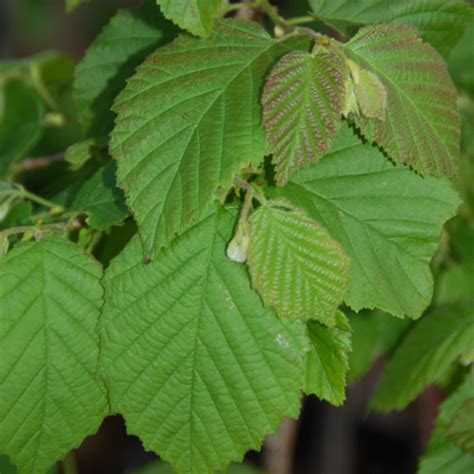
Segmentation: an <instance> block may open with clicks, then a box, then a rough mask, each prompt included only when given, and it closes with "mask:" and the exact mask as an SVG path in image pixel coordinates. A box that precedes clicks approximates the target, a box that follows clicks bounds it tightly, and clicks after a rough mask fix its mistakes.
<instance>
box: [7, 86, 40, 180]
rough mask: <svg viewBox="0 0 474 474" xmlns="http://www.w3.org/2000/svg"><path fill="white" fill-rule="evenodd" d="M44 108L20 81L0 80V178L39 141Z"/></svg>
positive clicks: (35, 94)
mask: <svg viewBox="0 0 474 474" xmlns="http://www.w3.org/2000/svg"><path fill="white" fill-rule="evenodd" d="M44 112H45V106H44V103H43V101H42V100H41V98H40V96H39V95H38V94H37V93H36V91H35V90H34V89H33V88H32V87H31V86H29V85H27V84H25V83H24V82H23V81H21V80H16V79H12V80H8V81H7V82H6V83H5V84H2V81H1V80H0V176H5V175H6V173H7V171H8V169H9V167H10V166H11V165H12V164H13V163H14V162H15V161H16V160H18V159H20V158H24V157H25V156H26V155H27V154H28V153H29V152H30V151H31V149H32V148H33V147H34V146H35V145H36V143H37V142H38V141H39V139H40V138H41V134H42V125H41V119H42V118H43V114H44Z"/></svg>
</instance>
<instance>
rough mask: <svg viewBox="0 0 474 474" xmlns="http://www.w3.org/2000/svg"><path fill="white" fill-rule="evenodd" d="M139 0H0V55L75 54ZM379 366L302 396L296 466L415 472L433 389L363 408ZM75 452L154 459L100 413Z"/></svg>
mask: <svg viewBox="0 0 474 474" xmlns="http://www.w3.org/2000/svg"><path fill="white" fill-rule="evenodd" d="M139 3H140V2H139V1H137V0H135V1H133V0H92V1H91V4H90V5H84V6H82V7H80V8H79V9H78V10H77V11H76V12H75V13H73V14H71V15H68V14H66V13H65V12H64V3H63V0H0V58H1V59H4V58H19V57H25V56H29V55H33V54H35V53H37V52H39V51H43V50H48V49H49V50H51V49H52V50H59V51H62V52H66V53H68V54H69V55H70V56H71V57H72V58H74V59H75V60H78V59H80V58H81V56H82V55H83V53H84V50H85V49H86V48H87V46H88V45H89V43H90V42H91V41H92V40H93V38H94V37H95V35H96V34H97V33H98V32H99V31H100V29H101V27H102V26H103V25H104V24H105V23H106V22H107V20H108V18H109V17H110V16H111V15H113V13H114V12H115V11H116V9H117V8H118V7H119V6H124V7H125V6H132V5H136V4H139ZM273 3H275V4H277V3H278V4H279V6H280V7H281V9H282V10H281V12H282V13H283V14H285V15H288V16H292V15H293V16H295V15H304V14H305V13H306V9H307V8H306V6H305V5H306V2H305V1H304V0H288V1H286V2H285V1H280V2H276V1H274V2H273ZM382 368H383V360H379V361H377V363H376V364H375V366H374V367H373V369H372V370H371V371H370V372H369V374H368V375H367V376H366V377H364V379H362V381H360V382H359V383H357V384H355V385H354V386H352V387H350V388H349V390H348V399H347V401H346V403H345V405H344V406H343V407H342V408H334V407H331V406H330V405H329V404H327V403H325V402H320V401H318V400H317V399H316V398H315V397H308V398H306V399H305V400H303V402H302V403H303V411H302V415H301V418H300V420H299V422H295V423H293V424H290V425H289V426H290V429H289V435H288V439H289V441H290V442H291V441H292V440H293V441H294V442H295V443H296V449H295V452H294V463H295V466H296V467H295V472H296V473H305V474H306V473H317V474H392V473H393V474H412V473H415V472H416V465H417V457H418V456H419V455H420V453H422V452H423V450H424V448H425V447H426V443H427V440H428V437H429V434H430V431H431V428H432V424H433V421H434V417H435V414H436V406H437V404H438V403H439V401H440V400H441V395H440V392H438V391H437V390H436V389H429V390H427V391H425V393H424V394H422V395H421V396H420V397H419V398H418V399H417V400H416V401H415V402H414V403H412V404H411V405H410V406H409V407H408V408H407V409H406V410H405V411H403V412H401V413H394V414H391V415H389V416H382V415H380V414H377V413H369V411H368V400H369V398H370V395H371V393H372V392H373V390H374V387H375V385H376V382H377V380H378V378H379V376H380V374H381V370H382ZM289 451H291V450H289ZM75 455H76V460H77V464H78V470H79V473H81V474H82V473H84V474H96V473H97V474H116V473H117V474H118V473H123V472H128V470H129V469H133V468H137V467H140V466H143V465H144V464H146V463H148V462H151V461H152V460H153V459H155V456H154V455H152V454H150V453H145V452H144V450H143V448H142V446H141V443H140V441H139V440H138V439H137V438H135V437H130V436H127V434H126V431H125V427H124V422H123V420H122V418H121V417H119V416H116V417H109V418H107V419H106V420H105V421H104V423H103V425H102V427H101V428H100V430H99V432H98V433H97V435H95V436H93V437H90V438H88V439H87V440H86V441H85V442H84V443H83V444H82V446H81V448H80V449H79V450H78V451H77V452H76V453H75ZM267 457H268V455H267ZM247 460H248V461H249V462H251V463H254V464H256V465H258V466H263V464H264V463H265V450H264V454H263V455H262V454H258V453H249V454H248V456H247ZM60 469H61V468H60ZM447 474H449V473H447Z"/></svg>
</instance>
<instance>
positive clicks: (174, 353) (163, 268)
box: [102, 209, 306, 473]
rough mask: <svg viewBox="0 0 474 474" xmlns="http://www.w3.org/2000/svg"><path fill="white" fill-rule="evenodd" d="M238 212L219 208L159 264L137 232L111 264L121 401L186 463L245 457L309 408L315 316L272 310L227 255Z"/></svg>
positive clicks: (211, 465) (110, 344)
mask: <svg viewBox="0 0 474 474" xmlns="http://www.w3.org/2000/svg"><path fill="white" fill-rule="evenodd" d="M236 217H237V212H235V210H229V209H221V210H219V211H213V212H212V213H211V214H210V215H208V216H207V217H205V218H203V219H202V220H201V221H200V222H199V223H197V224H195V225H194V226H192V227H191V228H190V229H189V230H187V231H186V232H185V233H184V234H182V235H181V236H180V237H178V238H176V239H175V240H173V242H172V243H171V244H170V247H169V248H167V249H164V250H162V251H161V252H160V253H159V254H158V256H157V258H156V261H155V262H152V263H151V264H149V265H144V264H143V255H142V250H141V246H140V243H139V241H138V239H134V240H133V241H132V242H131V243H130V244H129V246H128V247H127V248H126V250H125V251H124V252H123V253H122V255H121V256H120V257H118V258H117V259H115V260H114V261H113V263H112V265H111V266H110V267H109V268H108V269H107V271H106V276H105V281H104V283H105V289H106V305H105V308H104V315H103V318H102V332H103V335H104V337H103V341H104V347H103V359H102V365H103V368H104V371H105V376H106V380H107V384H108V387H109V389H110V397H111V402H112V408H113V409H114V410H116V411H118V412H120V413H122V414H123V415H124V416H125V419H126V422H127V428H128V431H129V432H130V433H133V434H136V435H138V436H140V438H141V439H142V441H143V443H144V445H145V447H146V448H147V449H149V450H153V451H155V452H157V453H159V455H160V456H161V457H162V458H164V459H165V460H167V461H169V462H171V464H172V465H173V467H174V468H175V469H176V470H177V471H178V472H186V473H207V472H212V471H213V470H215V469H218V468H222V467H224V466H225V465H226V464H228V463H229V462H230V461H231V460H240V459H241V458H242V456H243V455H244V453H245V452H246V451H247V450H248V449H252V448H253V449H257V448H259V446H260V443H261V441H262V438H263V436H264V435H265V434H267V433H271V432H274V431H275V429H276V428H277V426H278V425H279V423H280V422H281V419H282V417H284V416H293V417H294V416H297V414H298V411H299V406H300V402H299V396H300V390H301V388H302V383H303V364H304V351H305V345H306V343H305V339H304V337H303V334H304V330H305V328H304V324H302V323H297V322H293V323H291V324H289V323H286V324H284V323H283V322H282V321H280V320H279V319H278V318H277V317H276V316H275V315H274V314H273V313H272V312H270V311H269V310H265V309H264V308H263V307H262V304H261V302H260V299H259V297H258V295H257V294H256V293H255V292H254V291H253V290H251V288H250V283H249V280H248V276H247V273H246V270H245V267H244V266H243V265H241V264H237V263H233V262H231V261H230V260H228V259H227V257H226V256H225V248H226V245H227V243H228V241H229V240H230V238H231V236H232V231H233V226H234V223H235V219H236Z"/></svg>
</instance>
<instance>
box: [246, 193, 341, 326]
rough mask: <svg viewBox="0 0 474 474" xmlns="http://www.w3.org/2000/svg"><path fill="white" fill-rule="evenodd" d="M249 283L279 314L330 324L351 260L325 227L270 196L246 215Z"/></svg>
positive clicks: (334, 320) (332, 322)
mask: <svg viewBox="0 0 474 474" xmlns="http://www.w3.org/2000/svg"><path fill="white" fill-rule="evenodd" d="M248 266H249V271H250V275H251V278H252V285H253V287H254V288H255V289H257V291H258V292H259V294H260V295H261V296H262V299H263V302H264V303H265V305H267V306H269V307H271V308H273V309H275V310H276V312H277V314H278V315H279V316H281V317H287V318H290V319H305V320H309V319H314V320H317V321H320V322H322V323H323V324H326V325H328V326H334V324H335V322H336V311H337V308H338V306H339V305H340V304H341V303H342V300H343V297H344V292H345V289H346V286H347V273H348V267H349V260H348V258H347V256H346V254H345V252H344V249H343V248H342V247H341V246H340V245H339V243H337V242H336V241H334V240H333V239H331V237H330V236H329V234H328V232H327V231H326V229H324V228H323V227H321V225H319V224H318V223H317V222H315V221H314V220H312V219H311V218H309V217H308V216H307V215H306V213H305V212H304V211H302V210H301V209H295V208H293V206H292V205H291V204H289V203H288V202H287V201H285V200H274V201H268V202H267V203H266V204H265V205H263V206H261V207H260V208H259V209H257V211H255V212H254V213H253V214H252V216H251V219H250V244H249V248H248Z"/></svg>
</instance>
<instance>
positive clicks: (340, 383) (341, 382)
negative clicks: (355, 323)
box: [304, 311, 351, 405]
mask: <svg viewBox="0 0 474 474" xmlns="http://www.w3.org/2000/svg"><path fill="white" fill-rule="evenodd" d="M308 333H309V338H310V341H311V344H310V350H309V352H308V354H307V356H306V380H305V386H304V391H305V393H307V394H314V395H316V396H317V397H318V398H320V399H321V400H327V401H328V402H329V403H332V404H333V405H342V404H343V402H344V400H345V398H346V395H345V387H346V374H347V372H348V370H349V361H348V358H349V354H348V353H349V352H350V351H351V326H350V324H349V321H348V320H347V318H346V316H345V315H344V313H342V312H341V311H338V312H337V314H336V325H335V326H334V327H333V328H327V327H325V326H322V325H321V324H319V323H318V322H315V321H310V322H308Z"/></svg>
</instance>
